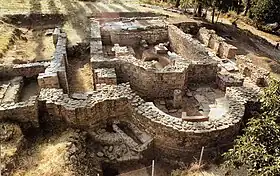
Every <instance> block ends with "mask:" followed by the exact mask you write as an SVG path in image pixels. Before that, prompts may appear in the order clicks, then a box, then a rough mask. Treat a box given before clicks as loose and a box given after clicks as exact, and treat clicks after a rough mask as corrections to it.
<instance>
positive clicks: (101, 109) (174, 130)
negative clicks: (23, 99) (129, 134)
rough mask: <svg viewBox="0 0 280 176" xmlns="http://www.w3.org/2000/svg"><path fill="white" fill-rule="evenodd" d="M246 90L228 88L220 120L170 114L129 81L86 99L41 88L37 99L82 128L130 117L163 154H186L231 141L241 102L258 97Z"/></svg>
mask: <svg viewBox="0 0 280 176" xmlns="http://www.w3.org/2000/svg"><path fill="white" fill-rule="evenodd" d="M246 91H247V93H244V89H242V88H237V87H231V88H228V89H227V94H226V95H227V97H228V99H229V100H230V101H229V105H230V106H229V112H228V114H226V115H225V116H224V118H222V119H220V120H216V121H206V122H187V121H183V120H182V119H180V118H176V117H173V116H170V115H168V114H166V113H164V112H162V111H161V110H159V109H158V108H157V107H156V106H155V105H154V104H153V103H152V102H145V101H144V100H143V99H142V98H141V97H140V96H138V95H137V94H136V93H135V92H133V91H132V90H131V89H130V86H129V85H128V84H121V85H118V86H105V87H104V89H102V90H100V91H96V92H94V93H93V94H92V95H89V96H88V98H87V99H86V100H74V99H71V98H69V97H68V95H66V94H63V93H62V90H59V89H43V90H42V91H41V94H40V98H39V101H40V102H44V103H45V104H46V108H47V112H48V113H49V114H51V115H53V116H55V117H57V118H61V119H63V120H64V121H66V122H67V123H68V124H70V125H74V126H78V127H83V128H84V129H90V128H92V127H94V125H95V124H96V123H98V122H99V121H101V120H104V119H105V120H106V119H108V118H117V119H122V118H126V117H129V120H131V121H132V122H133V123H134V124H135V125H136V126H138V128H140V129H145V131H146V132H148V133H149V134H151V135H152V136H153V137H154V141H155V146H156V148H159V149H162V148H163V149H165V150H164V151H166V153H165V154H166V155H172V154H174V155H177V154H179V152H182V151H186V152H187V153H188V152H189V153H188V154H190V153H192V152H196V151H199V150H200V149H201V147H202V146H204V147H205V148H206V149H211V148H215V147H217V145H219V146H220V145H226V144H229V143H231V142H232V140H233V139H234V137H235V136H236V135H237V134H238V132H239V130H240V123H241V120H242V117H243V115H244V112H245V105H244V104H245V103H246V102H247V101H249V100H250V101H254V100H256V97H257V92H252V91H251V90H249V89H248V90H246ZM249 91H250V92H249ZM232 93H234V95H233V94H232ZM247 94H248V95H250V96H247ZM178 151H179V152H178Z"/></svg>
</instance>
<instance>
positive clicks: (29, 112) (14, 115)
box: [0, 96, 39, 126]
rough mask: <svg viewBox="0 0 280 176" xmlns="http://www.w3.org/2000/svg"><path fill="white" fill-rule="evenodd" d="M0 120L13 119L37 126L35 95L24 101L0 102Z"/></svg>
mask: <svg viewBox="0 0 280 176" xmlns="http://www.w3.org/2000/svg"><path fill="white" fill-rule="evenodd" d="M0 120H13V121H18V122H21V123H30V124H33V125H34V126H39V120H38V103H37V96H33V97H30V99H29V100H27V101H25V102H18V103H7V104H4V103H2V104H0Z"/></svg>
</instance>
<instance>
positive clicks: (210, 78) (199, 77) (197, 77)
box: [187, 61, 218, 84]
mask: <svg viewBox="0 0 280 176" xmlns="http://www.w3.org/2000/svg"><path fill="white" fill-rule="evenodd" d="M217 72H218V66H217V63H216V62H215V61H209V62H207V63H205V62H196V63H193V64H191V65H190V66H189V68H188V73H187V78H188V83H198V84H199V83H210V84H211V83H213V82H215V80H216V77H217Z"/></svg>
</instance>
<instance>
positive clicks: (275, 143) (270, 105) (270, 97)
mask: <svg viewBox="0 0 280 176" xmlns="http://www.w3.org/2000/svg"><path fill="white" fill-rule="evenodd" d="M279 97H280V83H279V82H277V81H275V80H273V81H272V82H271V83H270V85H269V87H268V88H267V89H265V91H264V94H263V96H262V97H261V98H260V102H261V103H262V113H261V114H259V115H258V116H256V117H254V118H252V119H250V120H249V122H248V124H247V127H246V128H245V130H244V132H245V133H244V134H243V135H242V136H241V137H239V138H238V139H237V140H236V141H235V145H234V147H233V149H230V150H229V151H228V152H227V153H225V154H224V157H225V159H226V160H227V161H226V165H227V166H233V167H237V168H238V167H240V166H245V167H246V168H247V169H248V171H249V175H262V176H271V175H272V176H273V175H280V125H279V124H278V123H277V120H278V119H277V118H279V115H280V100H279Z"/></svg>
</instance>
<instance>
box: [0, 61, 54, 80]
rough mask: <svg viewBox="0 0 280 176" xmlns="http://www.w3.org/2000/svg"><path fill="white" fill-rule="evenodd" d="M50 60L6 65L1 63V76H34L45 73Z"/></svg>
mask: <svg viewBox="0 0 280 176" xmlns="http://www.w3.org/2000/svg"><path fill="white" fill-rule="evenodd" d="M49 64H50V63H49V62H36V63H29V64H12V65H5V64H0V78H5V77H15V76H23V77H33V76H37V75H39V73H43V72H44V71H45V69H46V68H47V67H48V66H49Z"/></svg>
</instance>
